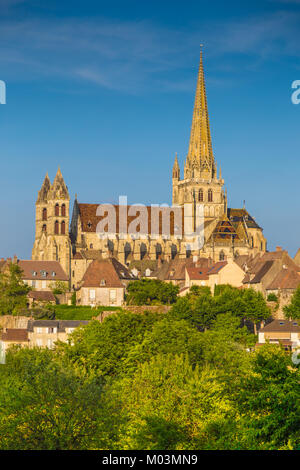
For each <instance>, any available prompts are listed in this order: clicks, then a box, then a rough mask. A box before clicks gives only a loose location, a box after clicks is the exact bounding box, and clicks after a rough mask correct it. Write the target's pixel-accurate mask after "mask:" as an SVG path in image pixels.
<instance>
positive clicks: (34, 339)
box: [27, 320, 89, 349]
mask: <svg viewBox="0 0 300 470" xmlns="http://www.w3.org/2000/svg"><path fill="white" fill-rule="evenodd" d="M88 323H89V321H88V320H29V321H28V326H27V331H28V341H29V347H34V346H38V347H44V348H45V347H46V348H49V349H52V348H53V347H54V343H55V342H56V341H62V342H67V340H68V336H69V334H70V333H72V332H73V331H74V330H75V328H77V327H78V326H81V325H87V324H88Z"/></svg>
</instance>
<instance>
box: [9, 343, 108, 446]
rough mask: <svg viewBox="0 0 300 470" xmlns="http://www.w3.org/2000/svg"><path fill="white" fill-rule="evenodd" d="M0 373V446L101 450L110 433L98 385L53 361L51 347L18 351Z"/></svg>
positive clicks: (100, 389) (11, 355) (100, 388)
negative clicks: (4, 370)
mask: <svg viewBox="0 0 300 470" xmlns="http://www.w3.org/2000/svg"><path fill="white" fill-rule="evenodd" d="M5 367H7V371H6V373H5V374H2V375H1V377H0V403H1V406H0V449H2V450H7V449H10V450H16V449H18V450H75V449H93V448H105V446H109V438H108V435H109V433H110V432H113V431H112V429H111V428H110V425H111V424H109V422H108V421H107V420H106V416H107V415H106V412H105V411H104V410H103V408H102V405H101V403H102V385H101V382H99V380H98V379H97V378H95V377H93V376H92V375H90V376H86V375H82V374H81V373H80V371H79V370H76V369H74V368H70V367H68V366H67V365H66V364H62V363H60V362H59V361H57V360H55V355H54V353H53V352H52V351H47V350H39V349H33V350H28V349H22V350H19V351H12V352H11V353H9V354H8V358H7V366H5Z"/></svg>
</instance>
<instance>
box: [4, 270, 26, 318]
mask: <svg viewBox="0 0 300 470" xmlns="http://www.w3.org/2000/svg"><path fill="white" fill-rule="evenodd" d="M30 290H31V289H30V287H29V286H27V285H26V284H25V283H24V282H23V280H22V270H21V269H20V267H19V266H18V265H17V264H14V263H11V264H10V265H9V269H8V271H5V272H3V273H0V315H18V314H19V312H20V310H22V309H24V308H25V307H26V305H27V294H28V293H29V292H30Z"/></svg>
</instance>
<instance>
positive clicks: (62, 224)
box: [60, 220, 66, 235]
mask: <svg viewBox="0 0 300 470" xmlns="http://www.w3.org/2000/svg"><path fill="white" fill-rule="evenodd" d="M60 233H61V234H62V235H65V233H66V222H65V221H64V220H63V221H62V223H61V232H60Z"/></svg>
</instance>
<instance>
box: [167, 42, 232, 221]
mask: <svg viewBox="0 0 300 470" xmlns="http://www.w3.org/2000/svg"><path fill="white" fill-rule="evenodd" d="M172 185H173V197H172V201H173V204H174V205H180V206H183V205H184V204H192V205H195V204H196V203H199V204H203V205H204V217H205V219H206V220H213V219H216V218H219V217H222V216H223V215H224V214H225V212H226V210H227V207H226V206H227V202H226V195H225V193H224V180H223V179H222V175H221V169H220V171H219V176H218V175H217V165H216V162H215V159H214V155H213V151H212V143H211V135H210V128H209V118H208V108H207V100H206V91H205V80H204V70H203V60H202V51H201V54H200V65H199V73H198V80H197V88H196V96H195V104H194V112H193V120H192V128H191V135H190V142H189V150H188V154H187V157H186V161H185V164H184V178H183V179H182V180H181V179H180V169H179V164H178V159H177V155H176V157H175V162H174V166H173V174H172Z"/></svg>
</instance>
